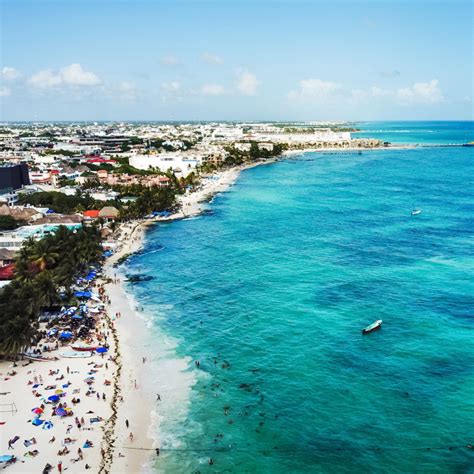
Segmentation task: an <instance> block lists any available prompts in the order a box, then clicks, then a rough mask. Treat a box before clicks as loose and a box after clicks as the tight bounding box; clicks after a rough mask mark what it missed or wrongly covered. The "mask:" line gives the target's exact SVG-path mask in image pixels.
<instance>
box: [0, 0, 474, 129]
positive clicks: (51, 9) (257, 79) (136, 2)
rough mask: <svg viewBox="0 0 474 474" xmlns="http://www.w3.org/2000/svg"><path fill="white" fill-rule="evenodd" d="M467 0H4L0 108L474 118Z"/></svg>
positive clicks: (83, 114) (8, 113) (12, 117)
mask: <svg viewBox="0 0 474 474" xmlns="http://www.w3.org/2000/svg"><path fill="white" fill-rule="evenodd" d="M473 20H474V19H473V2H472V1H471V0H444V1H437V0H403V1H402V0H371V1H367V0H345V1H342V0H325V1H322V0H321V1H319V0H312V1H311V0H219V1H218V0H95V1H92V0H62V1H59V0H54V1H53V0H0V120H1V121H17V120H164V121H166V120H184V121H185V120H244V121H245V120H248V121H251V120H252V121H257V120H263V121H265V120H292V121H295V120H296V121H297V120H304V121H308V120H472V119H473V95H474V92H473V69H474V66H473V64H474V60H473V24H474V21H473Z"/></svg>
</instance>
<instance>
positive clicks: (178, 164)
mask: <svg viewBox="0 0 474 474" xmlns="http://www.w3.org/2000/svg"><path fill="white" fill-rule="evenodd" d="M201 161H202V160H201V159H200V158H199V157H198V156H197V155H190V154H184V153H179V152H178V153H160V154H155V155H152V154H150V155H132V156H130V160H129V162H130V165H131V166H133V167H134V168H137V169H139V170H149V169H155V170H158V171H162V172H163V173H165V172H167V171H170V170H171V171H173V172H174V173H175V174H176V175H177V176H187V175H188V174H189V173H191V172H193V171H194V170H195V169H196V166H198V165H199V164H201Z"/></svg>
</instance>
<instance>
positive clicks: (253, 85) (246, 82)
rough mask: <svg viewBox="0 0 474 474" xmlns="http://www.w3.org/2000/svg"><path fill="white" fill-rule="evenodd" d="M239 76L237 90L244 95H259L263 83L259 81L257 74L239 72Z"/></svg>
mask: <svg viewBox="0 0 474 474" xmlns="http://www.w3.org/2000/svg"><path fill="white" fill-rule="evenodd" d="M237 74H238V79H237V89H238V90H239V91H240V92H241V93H242V94H244V95H257V89H258V86H259V85H260V84H261V81H259V80H258V79H257V77H256V76H255V74H252V73H250V72H247V71H239V72H238V73H237Z"/></svg>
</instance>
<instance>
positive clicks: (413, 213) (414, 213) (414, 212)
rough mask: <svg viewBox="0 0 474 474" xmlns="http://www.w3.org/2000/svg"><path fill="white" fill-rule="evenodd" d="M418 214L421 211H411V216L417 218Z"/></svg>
mask: <svg viewBox="0 0 474 474" xmlns="http://www.w3.org/2000/svg"><path fill="white" fill-rule="evenodd" d="M418 214H421V209H413V211H411V215H412V216H417V215H418Z"/></svg>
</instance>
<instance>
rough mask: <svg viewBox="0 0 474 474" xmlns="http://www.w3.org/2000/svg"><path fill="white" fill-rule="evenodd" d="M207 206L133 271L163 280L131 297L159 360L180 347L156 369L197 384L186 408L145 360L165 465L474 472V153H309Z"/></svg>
mask: <svg viewBox="0 0 474 474" xmlns="http://www.w3.org/2000/svg"><path fill="white" fill-rule="evenodd" d="M414 208H420V209H422V211H423V212H422V214H420V215H418V216H411V211H412V209H414ZM209 210H210V212H209V213H208V214H206V215H205V216H201V217H199V218H197V219H190V220H184V221H180V222H174V223H170V224H164V225H159V226H156V227H154V228H153V229H152V230H150V231H149V233H148V237H147V243H146V246H145V248H144V250H143V251H142V252H141V253H140V254H138V255H136V256H134V257H133V258H132V259H131V260H130V261H129V263H128V265H127V271H129V272H140V273H143V274H146V275H152V276H154V277H155V279H154V280H151V281H148V282H141V283H140V284H137V285H134V287H133V290H132V291H133V294H134V297H135V298H136V299H137V300H138V301H140V305H141V306H142V308H143V311H144V312H145V313H146V314H147V315H148V316H149V317H150V318H151V321H152V322H153V329H152V335H151V337H152V338H153V337H155V338H156V339H155V340H156V351H157V353H158V352H159V348H160V347H161V346H162V344H163V342H162V338H163V334H164V335H165V336H166V337H167V338H170V340H174V341H175V343H176V347H175V348H174V349H173V351H172V354H171V355H170V354H169V352H168V353H167V355H166V358H167V359H166V360H163V357H164V356H161V355H160V356H156V358H155V360H153V361H152V363H153V364H156V366H157V367H158V366H159V365H160V364H170V363H171V361H170V359H173V358H176V359H181V360H184V361H185V362H186V365H187V367H188V368H187V369H186V371H185V374H183V375H186V377H188V378H187V379H186V380H188V381H189V377H192V379H193V380H194V381H195V382H194V385H193V386H192V389H190V391H189V392H186V393H187V395H186V397H187V398H186V399H187V400H188V402H187V403H183V401H182V398H183V397H182V393H181V392H182V387H181V388H176V387H175V386H173V385H172V384H170V383H168V381H167V380H166V379H163V377H161V379H160V378H159V377H158V379H157V380H155V379H153V377H154V375H153V368H152V367H153V366H150V367H151V368H150V371H151V372H150V377H151V379H153V380H154V381H153V383H154V384H155V383H156V386H159V387H160V388H159V390H160V391H161V393H162V398H163V399H164V400H163V405H162V406H159V407H158V410H159V411H160V410H162V414H163V415H165V419H164V421H163V422H162V424H161V427H160V430H161V433H162V434H161V441H160V444H161V447H162V455H161V456H160V458H159V459H158V460H157V462H156V465H155V467H156V470H157V471H160V472H195V471H200V472H236V473H240V472H264V473H267V472H268V473H272V474H277V473H286V472H323V473H341V472H345V473H365V472H387V473H389V472H390V473H407V472H410V473H411V472H427V473H428V472H430V473H431V472H440V473H441V472H456V473H457V472H462V473H464V472H466V473H467V472H472V470H473V468H474V451H469V450H467V449H465V448H463V446H465V445H466V444H467V443H469V442H470V443H472V442H474V349H473V336H474V331H473V329H474V279H473V268H474V245H473V244H474V157H473V153H472V149H469V148H419V149H414V150H398V151H397V150H379V151H370V152H364V153H363V154H362V155H350V154H340V155H334V154H331V155H324V154H317V153H308V154H306V155H304V157H303V158H299V159H291V160H287V161H282V162H279V163H275V164H272V165H267V166H260V167H257V168H254V169H250V170H247V171H245V172H243V173H242V174H241V176H240V178H239V180H238V181H237V183H236V184H235V185H234V186H233V187H232V188H231V189H230V190H229V192H227V193H224V194H222V195H219V196H217V197H216V198H215V199H214V201H213V202H212V203H211V204H210V205H209ZM376 319H383V321H384V324H383V327H382V329H381V330H380V331H378V332H376V333H373V334H371V335H369V336H362V335H361V329H362V328H363V327H365V326H366V325H368V324H369V323H371V322H373V321H374V320H376ZM195 360H199V361H200V367H199V368H198V367H196V366H195V364H194V363H193V361H195ZM157 373H158V371H157ZM178 386H179V384H178ZM178 392H179V393H178ZM174 400H179V403H178V402H176V403H175V404H174V405H173V402H174ZM218 434H219V435H223V436H217V437H216V435H218ZM449 447H453V449H451V450H450V449H449ZM170 448H173V449H177V450H170V451H167V449H170ZM426 448H432V449H430V450H428V449H426ZM210 457H212V458H213V460H214V464H213V465H212V466H210V465H208V463H207V460H208V459H209V458H210Z"/></svg>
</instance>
